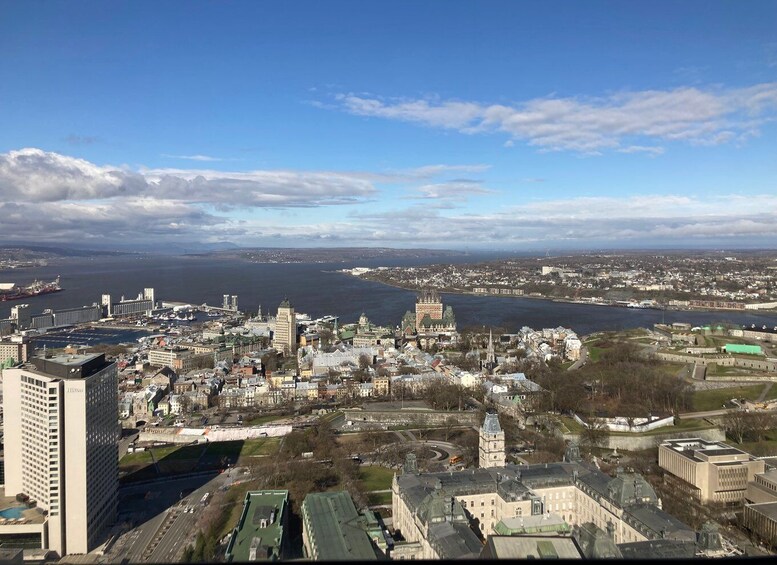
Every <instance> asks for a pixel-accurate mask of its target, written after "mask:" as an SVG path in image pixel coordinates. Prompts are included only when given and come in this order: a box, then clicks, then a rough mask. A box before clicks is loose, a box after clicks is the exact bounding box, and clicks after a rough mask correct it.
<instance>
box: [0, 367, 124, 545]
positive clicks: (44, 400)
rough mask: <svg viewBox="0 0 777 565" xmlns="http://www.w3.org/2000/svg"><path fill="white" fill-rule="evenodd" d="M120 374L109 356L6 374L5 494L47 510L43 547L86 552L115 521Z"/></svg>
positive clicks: (24, 368)
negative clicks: (24, 498)
mask: <svg viewBox="0 0 777 565" xmlns="http://www.w3.org/2000/svg"><path fill="white" fill-rule="evenodd" d="M117 386H118V371H117V368H116V364H115V363H111V362H108V361H106V359H105V354H99V355H70V356H68V355H60V356H56V357H49V358H45V357H36V358H33V359H32V362H31V363H27V364H25V365H22V366H21V367H19V368H14V369H6V370H5V371H4V372H3V389H4V390H3V393H4V394H3V411H4V413H5V422H6V424H7V423H9V422H14V423H15V424H16V425H13V426H9V425H6V426H5V491H6V493H14V494H16V493H24V494H26V495H28V496H29V497H30V499H32V500H35V501H36V504H37V506H38V507H39V508H41V509H42V510H45V511H47V512H48V521H47V529H48V532H47V536H44V537H45V538H46V539H47V543H46V546H47V547H48V548H49V549H52V550H54V551H56V552H57V553H59V554H60V555H61V556H62V555H66V554H74V553H87V552H89V551H90V550H92V549H94V548H95V547H96V546H97V545H99V543H100V542H101V541H102V537H101V536H102V535H103V534H104V533H105V529H106V527H107V526H109V525H110V524H112V523H113V521H114V520H115V518H116V507H117V501H118V484H119V480H118V477H119V454H118V439H119V427H118V424H117V422H118V404H117V402H116V391H117Z"/></svg>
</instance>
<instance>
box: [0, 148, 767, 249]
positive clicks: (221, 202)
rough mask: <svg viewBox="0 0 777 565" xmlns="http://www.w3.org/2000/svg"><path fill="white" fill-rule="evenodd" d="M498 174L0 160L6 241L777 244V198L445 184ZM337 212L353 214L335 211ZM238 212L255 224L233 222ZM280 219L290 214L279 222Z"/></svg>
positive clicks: (42, 155)
mask: <svg viewBox="0 0 777 565" xmlns="http://www.w3.org/2000/svg"><path fill="white" fill-rule="evenodd" d="M488 168H489V166H488V165H483V164H477V165H439V164H438V165H428V166H422V167H416V168H412V169H405V170H401V171H366V172H364V171H362V172H338V171H294V170H254V171H243V172H225V171H216V170H201V169H191V170H188V169H150V168H139V169H132V168H130V167H128V166H117V167H112V166H106V165H97V164H95V163H92V162H90V161H87V160H85V159H80V158H76V157H70V156H66V155H62V154H59V153H54V152H47V151H43V150H41V149H35V148H26V149H20V150H16V151H10V152H8V153H4V154H0V202H1V203H0V233H2V234H4V237H3V241H4V243H9V244H10V243H13V242H14V241H30V240H33V241H41V242H49V243H51V242H59V243H62V242H78V243H80V244H82V245H87V244H88V243H89V242H95V243H101V244H107V243H110V242H116V243H117V244H118V243H121V244H123V245H126V244H132V243H133V242H135V243H137V245H138V246H141V247H142V246H147V245H151V244H164V243H165V242H171V243H172V242H178V243H180V242H189V243H196V242H201V243H214V242H232V243H235V244H237V245H241V246H253V245H271V246H280V247H282V246H306V245H309V246H322V245H330V246H353V245H364V246H392V245H394V246H403V247H448V248H462V247H469V248H472V247H481V248H484V249H485V248H492V247H494V246H499V247H500V248H514V249H517V250H520V249H538V248H544V247H549V246H550V247H567V248H576V247H587V246H591V245H594V244H597V245H608V242H609V245H610V246H611V247H622V246H626V247H629V246H640V245H642V246H645V245H657V246H683V245H689V246H699V245H704V244H705V242H710V244H713V243H715V242H729V243H731V244H737V243H739V244H740V245H743V246H746V247H754V246H758V245H759V244H763V245H773V244H774V243H775V242H777V194H752V195H747V196H742V195H737V194H717V195H707V196H703V197H700V196H689V195H673V194H642V195H624V196H622V197H615V196H607V197H604V196H595V197H582V196H581V197H568V198H550V197H548V198H540V197H539V196H538V195H536V194H535V195H534V196H532V197H531V198H527V197H526V195H525V194H520V195H519V197H513V193H511V192H510V191H505V190H500V191H497V190H494V189H491V188H489V187H488V186H486V185H485V184H484V183H483V182H482V181H481V180H479V179H462V178H441V176H442V177H445V175H460V174H462V173H467V174H473V175H477V174H479V173H482V172H484V171H486V170H488ZM533 180H536V179H533ZM430 181H433V182H430ZM385 193H396V194H402V195H403V196H402V198H403V199H404V202H405V203H406V206H405V207H404V208H399V209H396V208H391V209H385V208H384V207H382V206H375V202H376V199H377V198H379V197H380V196H381V195H382V194H383V195H385ZM497 193H499V195H500V198H502V205H500V206H499V207H497V208H495V209H494V210H493V211H492V212H489V213H483V212H473V211H471V210H470V209H468V207H467V204H466V202H467V201H468V199H471V198H475V199H477V198H486V197H490V196H493V195H494V194H497ZM517 194H518V193H516V195H517ZM294 209H308V210H311V211H312V213H313V216H311V217H310V218H312V219H310V218H308V219H303V220H294V221H287V220H285V219H284V217H283V216H282V214H284V213H287V212H288V211H289V210H294ZM338 209H342V210H345V213H343V214H341V215H336V214H333V213H332V212H330V211H333V210H338ZM235 210H240V211H244V212H247V214H244V215H241V216H238V217H235V216H232V215H230V214H229V212H231V211H235ZM317 210H318V211H317ZM273 211H275V212H277V213H279V214H281V216H277V215H276V216H273V215H270V213H271V212H273Z"/></svg>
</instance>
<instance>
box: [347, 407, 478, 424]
mask: <svg viewBox="0 0 777 565" xmlns="http://www.w3.org/2000/svg"><path fill="white" fill-rule="evenodd" d="M343 414H344V415H345V419H346V421H351V422H353V425H359V424H380V425H383V426H411V425H419V426H442V425H444V424H445V420H447V419H448V418H450V417H451V416H452V417H454V418H456V420H458V422H459V424H460V425H462V426H476V425H478V420H477V412H475V411H472V410H468V411H462V412H444V411H435V410H343Z"/></svg>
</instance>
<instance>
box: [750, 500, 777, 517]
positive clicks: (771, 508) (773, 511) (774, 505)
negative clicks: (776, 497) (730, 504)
mask: <svg viewBox="0 0 777 565" xmlns="http://www.w3.org/2000/svg"><path fill="white" fill-rule="evenodd" d="M746 508H752V509H753V510H755V511H756V512H758V513H759V514H763V515H764V516H767V517H768V518H771V519H772V520H777V502H761V503H760V504H747V505H746Z"/></svg>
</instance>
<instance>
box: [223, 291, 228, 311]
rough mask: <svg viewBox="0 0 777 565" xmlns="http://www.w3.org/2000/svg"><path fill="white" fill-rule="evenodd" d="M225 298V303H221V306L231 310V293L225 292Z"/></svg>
mask: <svg viewBox="0 0 777 565" xmlns="http://www.w3.org/2000/svg"><path fill="white" fill-rule="evenodd" d="M223 298H224V300H223V303H222V304H221V307H222V308H223V309H224V310H229V295H228V294H225V295H224V297H223Z"/></svg>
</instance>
